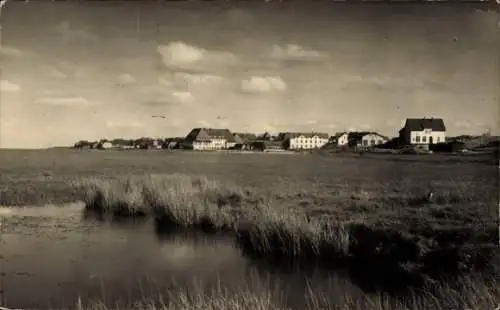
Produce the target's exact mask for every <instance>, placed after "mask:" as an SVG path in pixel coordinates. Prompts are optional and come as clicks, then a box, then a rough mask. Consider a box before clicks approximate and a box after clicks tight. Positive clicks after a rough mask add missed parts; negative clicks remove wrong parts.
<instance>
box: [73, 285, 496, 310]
mask: <svg viewBox="0 0 500 310" xmlns="http://www.w3.org/2000/svg"><path fill="white" fill-rule="evenodd" d="M497 284H498V283H495V282H491V281H490V282H488V281H485V280H484V279H472V278H463V279H462V280H461V281H459V282H458V284H456V285H454V287H452V286H451V285H447V284H444V285H443V284H441V285H439V286H435V287H432V288H428V289H427V290H425V291H423V292H415V293H413V294H410V296H409V297H407V298H405V299H404V300H401V299H395V298H393V297H390V296H388V295H384V294H375V295H363V296H359V297H353V296H349V295H348V294H347V293H345V294H344V295H343V296H338V295H336V296H332V294H330V293H329V292H326V291H319V290H314V289H313V288H312V287H311V288H309V290H308V292H307V294H306V296H304V298H305V301H306V303H305V304H304V305H290V304H287V302H286V301H284V300H283V299H282V298H280V297H279V295H278V294H276V293H273V292H276V291H278V290H269V289H263V290H259V292H255V291H253V290H249V289H248V290H241V291H238V292H233V293H231V292H229V291H228V290H225V289H223V288H221V287H219V288H218V289H215V290H213V291H212V292H204V291H200V292H194V293H190V292H186V291H184V290H178V291H172V292H169V293H167V294H165V295H162V296H159V297H158V298H157V299H156V300H144V301H140V302H135V303H133V304H129V305H126V306H119V305H117V306H114V307H112V306H109V305H106V304H105V303H104V302H90V303H88V304H84V303H83V302H82V301H81V300H79V301H78V302H77V305H76V307H75V308H76V309H78V310H84V309H85V310H86V309H89V310H90V309H92V310H111V309H116V310H119V309H132V308H133V309H140V310H157V309H158V310H159V309H162V310H167V309H168V310H185V309H186V310H187V309H200V310H202V309H208V310H211V309H213V310H216V309H220V310H225V309H228V310H229V309H231V310H237V309H251V310H264V309H266V310H278V309H280V310H281V309H282V310H285V309H311V310H312V309H325V310H326V309H332V310H337V309H339V310H340V309H346V310H347V309H366V310H368V309H370V310H407V309H412V310H420V309H496V308H497V307H498V306H500V288H499V286H498V285H497Z"/></svg>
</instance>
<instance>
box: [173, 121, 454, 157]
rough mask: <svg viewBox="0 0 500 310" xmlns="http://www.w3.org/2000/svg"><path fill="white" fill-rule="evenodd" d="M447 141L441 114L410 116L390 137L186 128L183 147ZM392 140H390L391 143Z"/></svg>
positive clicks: (423, 144) (365, 145) (295, 147)
mask: <svg viewBox="0 0 500 310" xmlns="http://www.w3.org/2000/svg"><path fill="white" fill-rule="evenodd" d="M445 141H446V127H445V125H444V121H443V119H440V118H420V119H417V118H409V119H407V120H406V122H405V124H404V126H403V128H401V130H400V131H399V135H398V136H397V137H396V138H393V139H390V138H389V137H387V136H384V135H381V134H379V133H377V132H369V131H364V132H340V133H337V134H335V135H333V136H329V135H328V134H327V133H322V132H282V133H279V134H278V135H277V136H272V135H270V134H268V133H265V134H264V135H262V136H260V137H257V136H256V135H254V134H249V133H231V131H230V130H229V129H215V128H194V129H193V130H191V131H190V132H189V134H188V135H187V136H186V138H185V139H184V141H183V142H182V148H185V149H192V150H220V149H234V148H237V149H245V148H248V149H262V148H267V149H269V148H270V149H289V150H310V149H318V148H322V147H324V146H325V145H327V144H329V145H332V146H337V147H358V148H370V147H377V146H382V145H389V144H390V145H392V146H416V147H419V148H428V147H429V145H433V144H439V143H444V142H445ZM391 142H392V143H391Z"/></svg>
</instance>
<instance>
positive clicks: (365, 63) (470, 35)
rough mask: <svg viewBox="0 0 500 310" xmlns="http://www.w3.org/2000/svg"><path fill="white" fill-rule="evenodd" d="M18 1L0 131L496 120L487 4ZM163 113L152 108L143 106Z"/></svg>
mask: <svg viewBox="0 0 500 310" xmlns="http://www.w3.org/2000/svg"><path fill="white" fill-rule="evenodd" d="M126 3H127V2H114V3H112V4H102V3H101V4H99V3H96V2H91V3H87V4H85V3H82V2H80V3H69V2H68V3H64V2H48V3H42V2H38V1H37V2H34V1H33V2H26V3H24V2H17V3H9V4H8V5H7V6H6V7H5V8H4V10H3V12H2V27H3V32H2V40H3V46H2V48H1V51H0V61H1V68H2V74H1V82H0V89H1V94H0V95H1V97H0V146H1V147H15V148H18V147H48V146H53V145H68V144H72V143H73V142H74V141H76V140H79V139H99V138H102V137H106V138H113V137H141V136H159V137H162V136H163V137H164V136H185V135H186V134H187V133H188V131H189V130H190V129H191V128H193V127H205V126H212V127H228V128H230V129H232V130H234V131H249V132H258V133H260V132H264V131H266V130H267V131H271V132H278V131H289V130H293V131H311V130H315V131H322V132H328V133H330V134H333V133H335V132H337V131H342V130H349V129H358V130H365V129H369V130H377V131H379V132H381V133H383V134H386V135H389V136H394V135H395V134H396V133H397V130H398V129H399V127H400V125H401V123H402V122H403V121H404V119H405V118H406V117H423V116H428V117H431V116H434V117H442V118H444V119H445V122H446V125H447V127H448V128H449V132H450V134H457V133H481V132H483V131H484V130H486V129H488V128H491V130H492V132H494V133H495V132H497V133H498V131H499V129H500V128H499V94H500V89H499V88H500V86H499V72H498V68H499V60H498V51H499V48H500V44H499V43H500V41H499V35H498V34H499V27H498V24H497V23H498V20H499V19H498V13H494V12H485V11H478V10H475V9H473V8H465V7H461V8H460V7H452V6H446V7H445V6H442V7H438V6H425V7H424V6H413V5H412V6H410V5H398V6H394V5H393V6H385V5H376V6H369V5H366V6H350V7H348V6H344V5H328V4H310V5H308V6H307V5H306V4H299V3H295V4H277V3H276V4H272V3H268V4H265V3H260V4H235V3H233V4H231V3H226V4H224V3H222V2H221V3H219V4H217V5H216V4H213V3H212V4H211V3H205V4H202V3H193V2H179V3H172V2H171V3H164V4H160V3H152V2H149V3H143V4H133V3H129V4H126ZM155 115H164V116H165V117H166V118H159V117H152V116H155Z"/></svg>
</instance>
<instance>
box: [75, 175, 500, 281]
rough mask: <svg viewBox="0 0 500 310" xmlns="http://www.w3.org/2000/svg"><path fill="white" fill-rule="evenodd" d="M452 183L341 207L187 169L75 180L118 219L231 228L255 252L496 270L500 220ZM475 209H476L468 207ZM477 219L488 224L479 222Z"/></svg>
mask: <svg viewBox="0 0 500 310" xmlns="http://www.w3.org/2000/svg"><path fill="white" fill-rule="evenodd" d="M453 185H454V187H453V188H454V189H455V191H453V189H450V190H449V191H437V192H436V193H435V194H434V195H432V197H429V195H428V194H427V193H426V191H425V190H423V189H413V190H411V191H403V192H400V193H399V195H397V194H398V192H395V193H391V194H383V195H379V196H378V197H377V196H375V195H374V194H371V193H369V192H365V191H358V192H353V193H350V196H351V200H350V204H348V203H345V201H344V202H342V200H338V198H337V197H334V198H333V199H331V202H338V205H336V206H332V207H331V208H330V212H319V211H320V209H313V210H311V209H308V208H307V207H306V206H300V204H299V205H297V201H296V200H293V199H291V197H292V196H296V195H301V194H302V193H301V192H300V191H297V192H294V189H293V188H292V190H291V191H289V192H280V193H278V194H273V193H272V192H270V191H265V190H262V189H257V188H252V187H238V186H236V185H234V184H229V183H220V182H216V181H214V180H210V179H208V178H206V177H190V176H186V175H182V174H174V175H147V176H142V177H126V178H118V179H100V178H94V179H88V180H83V181H78V182H76V183H75V187H76V189H77V191H79V192H81V193H83V200H84V202H85V204H86V207H87V208H88V209H89V210H92V211H96V212H97V213H99V214H104V215H111V216H119V217H145V216H152V217H154V218H155V220H156V222H157V224H158V226H159V227H160V228H161V229H166V230H168V229H176V228H197V229H201V230H203V231H205V232H217V231H229V232H233V233H235V235H236V238H237V241H238V243H239V244H240V245H241V246H242V248H243V250H244V251H245V252H246V253H247V254H251V255H256V256H261V257H262V256H264V257H269V256H274V257H279V258H281V259H283V258H289V259H293V260H297V259H298V260H306V261H308V262H311V260H316V261H318V262H323V263H325V262H326V263H327V264H330V265H331V264H335V263H334V262H337V261H341V260H343V261H348V262H357V263H359V264H361V265H363V264H370V265H372V266H377V267H376V268H375V269H379V268H386V269H387V268H389V269H394V268H400V269H403V270H404V271H407V272H409V273H412V274H440V273H441V274H450V273H452V274H454V273H462V272H466V273H467V272H477V271H480V272H483V271H487V272H490V273H491V272H497V271H498V264H499V258H500V255H499V250H498V226H497V225H496V223H495V221H494V220H493V219H491V218H489V219H488V218H485V216H484V213H483V214H482V215H483V216H482V217H478V216H471V212H470V211H474V209H471V206H472V205H474V204H475V201H474V198H475V197H474V196H473V195H475V193H470V192H469V193H468V194H469V195H466V194H464V192H463V191H461V190H462V189H461V188H460V187H459V185H460V184H453ZM462 186H465V185H462ZM379 191H380V189H379ZM465 193H467V192H465ZM309 194H312V195H317V196H316V197H320V194H319V193H314V192H312V193H309ZM344 195H345V193H344ZM339 196H341V194H339ZM335 199H337V200H335ZM368 206H371V207H372V209H373V210H367V209H366V208H367V207H368ZM394 206H396V207H397V208H398V209H397V210H394ZM352 208H357V210H352ZM467 208H469V209H471V210H469V212H464V211H465V210H467ZM476 210H477V209H476ZM391 211H392V213H391ZM415 211H416V212H415ZM346 213H347V214H348V215H349V214H350V217H349V216H346ZM363 214H364V215H365V216H364V217H362V216H361V215H363ZM477 214H481V213H478V212H476V214H475V215H477ZM381 219H382V220H381ZM479 223H481V224H483V225H481V226H474V225H477V224H479Z"/></svg>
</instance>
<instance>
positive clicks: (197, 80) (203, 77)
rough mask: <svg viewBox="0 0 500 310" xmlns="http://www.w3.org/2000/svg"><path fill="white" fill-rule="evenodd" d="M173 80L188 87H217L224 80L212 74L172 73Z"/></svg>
mask: <svg viewBox="0 0 500 310" xmlns="http://www.w3.org/2000/svg"><path fill="white" fill-rule="evenodd" d="M173 80H174V81H176V82H180V83H185V84H188V85H199V84H211V85H214V84H215V85H217V84H220V83H222V82H223V81H224V78H223V77H222V76H219V75H214V74H193V73H185V72H176V73H174V76H173Z"/></svg>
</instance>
